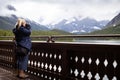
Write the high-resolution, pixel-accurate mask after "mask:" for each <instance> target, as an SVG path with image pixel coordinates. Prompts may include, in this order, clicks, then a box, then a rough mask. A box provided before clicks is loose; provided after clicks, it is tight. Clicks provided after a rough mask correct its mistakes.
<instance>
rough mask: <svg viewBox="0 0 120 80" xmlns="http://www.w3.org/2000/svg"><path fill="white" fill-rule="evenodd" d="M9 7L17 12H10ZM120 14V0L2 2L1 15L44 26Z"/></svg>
mask: <svg viewBox="0 0 120 80" xmlns="http://www.w3.org/2000/svg"><path fill="white" fill-rule="evenodd" d="M7 5H12V6H13V7H14V8H15V9H16V10H15V9H14V10H12V9H11V10H8V8H7V7H6V6H7ZM119 12H120V0H0V15H4V16H5V15H9V14H16V15H17V16H19V17H20V16H23V17H26V18H29V19H31V20H35V21H37V22H39V23H42V24H50V23H52V24H55V23H57V22H59V21H61V20H62V19H68V20H71V19H72V18H73V17H76V18H78V19H80V18H81V17H82V18H84V17H90V18H95V19H96V20H111V19H112V18H113V17H114V16H116V15H117V14H118V13H119Z"/></svg>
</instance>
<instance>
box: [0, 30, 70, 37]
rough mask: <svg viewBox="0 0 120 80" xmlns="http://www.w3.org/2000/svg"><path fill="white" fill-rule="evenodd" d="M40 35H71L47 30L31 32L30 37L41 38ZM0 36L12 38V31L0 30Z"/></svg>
mask: <svg viewBox="0 0 120 80" xmlns="http://www.w3.org/2000/svg"><path fill="white" fill-rule="evenodd" d="M41 35H48V36H49V35H71V33H68V32H65V31H61V30H49V31H43V30H39V31H32V34H31V36H41ZM0 36H14V35H13V33H12V30H0Z"/></svg>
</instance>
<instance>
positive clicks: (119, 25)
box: [90, 13, 120, 34]
mask: <svg viewBox="0 0 120 80" xmlns="http://www.w3.org/2000/svg"><path fill="white" fill-rule="evenodd" d="M90 34H120V13H119V14H118V15H117V16H115V17H114V18H113V19H112V20H111V21H110V22H109V23H108V24H107V25H106V28H104V29H102V30H98V31H94V32H92V33H90Z"/></svg>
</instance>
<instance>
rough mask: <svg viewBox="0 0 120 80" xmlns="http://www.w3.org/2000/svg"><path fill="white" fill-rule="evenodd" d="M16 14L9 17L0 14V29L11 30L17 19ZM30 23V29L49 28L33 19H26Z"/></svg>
mask: <svg viewBox="0 0 120 80" xmlns="http://www.w3.org/2000/svg"><path fill="white" fill-rule="evenodd" d="M17 18H18V17H17V16H16V15H11V16H10V17H5V16H0V29H3V30H12V29H13V28H14V25H15V23H16V21H17ZM26 20H27V22H28V23H30V25H31V28H32V30H49V29H48V28H47V27H46V26H43V25H40V24H38V23H36V22H34V21H31V20H29V19H26Z"/></svg>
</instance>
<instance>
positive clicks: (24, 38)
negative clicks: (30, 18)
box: [13, 19, 31, 78]
mask: <svg viewBox="0 0 120 80" xmlns="http://www.w3.org/2000/svg"><path fill="white" fill-rule="evenodd" d="M30 29H31V28H30V25H28V24H27V23H26V21H25V20H24V19H18V21H17V23H16V26H15V28H14V29H13V33H14V35H15V42H16V46H17V48H18V49H24V50H25V51H27V52H26V53H27V54H25V55H21V54H22V53H17V51H16V59H17V68H18V75H17V76H18V77H19V78H27V77H28V75H26V74H25V70H27V65H28V53H29V52H30V50H31V39H30V34H31V30H30ZM18 51H19V50H18Z"/></svg>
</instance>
